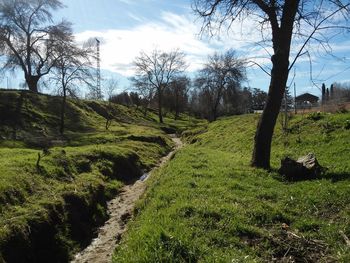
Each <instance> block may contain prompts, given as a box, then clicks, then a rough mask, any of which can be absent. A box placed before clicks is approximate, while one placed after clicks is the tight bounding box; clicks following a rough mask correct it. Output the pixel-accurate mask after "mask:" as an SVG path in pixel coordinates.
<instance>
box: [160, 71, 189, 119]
mask: <svg viewBox="0 0 350 263" xmlns="http://www.w3.org/2000/svg"><path fill="white" fill-rule="evenodd" d="M190 83H191V81H190V79H189V78H187V77H186V76H179V77H177V78H175V79H174V80H173V81H171V82H170V83H169V85H168V87H167V88H166V89H165V90H164V105H165V106H166V107H167V108H168V109H169V110H170V111H173V112H174V113H175V120H176V119H178V118H179V115H180V113H181V112H184V111H185V109H186V106H187V103H188V91H189V88H190Z"/></svg>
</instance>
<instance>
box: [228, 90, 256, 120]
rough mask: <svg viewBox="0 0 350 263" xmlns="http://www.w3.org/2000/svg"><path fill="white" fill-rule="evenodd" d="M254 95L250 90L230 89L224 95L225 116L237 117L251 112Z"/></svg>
mask: <svg viewBox="0 0 350 263" xmlns="http://www.w3.org/2000/svg"><path fill="white" fill-rule="evenodd" d="M251 102H252V94H251V91H250V89H249V88H246V87H245V88H243V89H241V88H237V87H232V88H228V89H227V90H226V91H225V92H224V95H223V107H224V114H225V115H237V114H243V113H249V112H250V111H251Z"/></svg>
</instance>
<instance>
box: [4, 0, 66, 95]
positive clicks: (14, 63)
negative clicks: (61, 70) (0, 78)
mask: <svg viewBox="0 0 350 263" xmlns="http://www.w3.org/2000/svg"><path fill="white" fill-rule="evenodd" d="M61 7H62V4H61V2H60V1H59V0H28V1H24V0H2V1H1V2H0V46H1V47H2V52H3V54H4V55H5V58H6V63H5V65H4V69H9V70H11V69H16V68H19V69H21V70H22V71H23V73H24V78H25V80H26V83H27V85H28V88H29V90H31V91H33V92H38V82H39V80H40V79H41V78H42V77H43V76H45V75H47V74H49V72H50V70H51V69H52V68H53V66H54V65H55V64H56V62H57V60H58V59H59V56H57V47H59V46H60V43H61V42H62V41H65V39H67V38H69V37H70V33H71V25H70V23H68V22H66V21H62V22H60V23H58V24H54V23H53V21H52V14H51V11H54V10H56V9H58V8H61Z"/></svg>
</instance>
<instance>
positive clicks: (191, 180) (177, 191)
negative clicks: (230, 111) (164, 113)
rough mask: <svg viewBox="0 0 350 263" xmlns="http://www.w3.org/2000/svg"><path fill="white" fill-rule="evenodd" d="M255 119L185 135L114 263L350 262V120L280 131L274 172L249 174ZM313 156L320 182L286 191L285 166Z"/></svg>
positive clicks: (298, 123) (152, 184)
mask: <svg viewBox="0 0 350 263" xmlns="http://www.w3.org/2000/svg"><path fill="white" fill-rule="evenodd" d="M258 117H259V116H258V115H245V116H237V117H230V118H224V119H221V120H219V121H216V122H214V123H211V124H210V125H209V126H208V127H202V128H196V129H194V130H190V131H186V132H184V136H185V138H184V139H185V140H186V141H187V142H188V145H186V146H185V147H184V148H183V149H182V150H180V151H179V152H178V153H177V154H176V156H175V157H174V158H173V159H172V161H171V162H170V163H168V165H166V166H165V167H163V168H162V169H160V170H159V171H158V172H157V173H156V174H155V175H154V177H152V179H150V181H149V188H148V191H147V193H146V195H145V196H144V198H143V199H142V200H141V201H140V202H139V203H138V206H137V209H136V210H135V213H136V215H137V216H136V218H135V220H134V221H132V222H131V223H130V224H129V231H128V232H127V234H126V235H125V236H124V238H123V240H122V243H121V245H120V246H118V247H117V249H116V251H115V253H114V256H113V261H114V262H237V263H238V262H350V248H349V247H348V246H347V245H346V241H345V239H346V238H344V235H345V236H347V237H350V158H349V157H350V113H339V114H318V113H312V114H309V115H298V116H296V117H293V118H292V119H291V121H290V124H289V130H288V134H287V135H286V134H283V133H282V131H281V125H280V122H278V124H277V126H276V131H275V135H274V139H273V147H272V168H273V169H272V171H271V172H266V171H264V170H259V169H253V168H251V167H250V166H249V162H250V158H251V153H252V142H253V136H254V130H255V127H256V123H257V120H258ZM309 152H314V153H315V154H316V156H317V158H318V160H319V162H320V164H321V165H322V166H324V167H326V168H327V170H326V171H325V173H324V174H323V175H322V177H321V178H318V179H317V180H308V181H298V182H287V181H285V180H284V179H283V178H282V177H281V176H280V175H278V174H277V172H274V171H276V170H277V169H278V167H279V164H280V159H281V158H283V157H284V156H287V155H288V156H290V157H293V158H297V157H299V156H302V155H305V154H307V153H309Z"/></svg>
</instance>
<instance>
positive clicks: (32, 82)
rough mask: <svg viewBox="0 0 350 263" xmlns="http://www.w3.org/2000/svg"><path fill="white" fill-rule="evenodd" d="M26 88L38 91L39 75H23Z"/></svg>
mask: <svg viewBox="0 0 350 263" xmlns="http://www.w3.org/2000/svg"><path fill="white" fill-rule="evenodd" d="M25 79H26V82H27V85H28V88H29V90H30V91H32V92H35V93H38V81H39V79H40V77H39V76H28V75H27V76H25Z"/></svg>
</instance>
